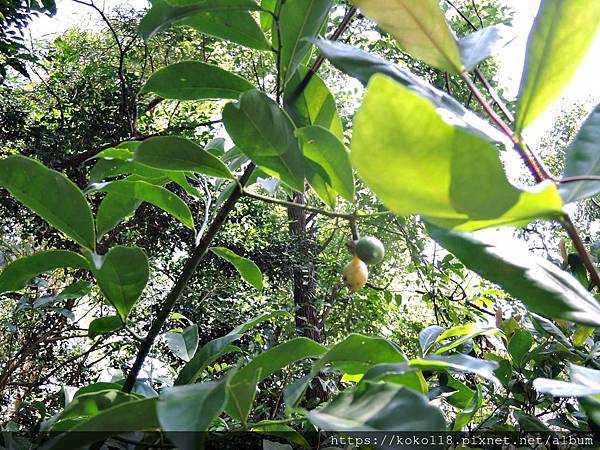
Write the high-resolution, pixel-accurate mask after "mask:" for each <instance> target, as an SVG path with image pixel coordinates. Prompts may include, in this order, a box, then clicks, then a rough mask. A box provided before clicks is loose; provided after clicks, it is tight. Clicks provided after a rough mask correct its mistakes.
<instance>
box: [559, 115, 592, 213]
mask: <svg viewBox="0 0 600 450" xmlns="http://www.w3.org/2000/svg"><path fill="white" fill-rule="evenodd" d="M565 159H566V161H565V171H564V174H563V176H564V177H579V176H589V175H592V176H599V175H600V105H598V106H596V108H594V110H593V111H592V113H591V114H590V115H589V116H588V118H587V119H586V120H585V122H584V123H583V125H582V126H581V128H580V130H579V132H578V133H577V136H575V139H574V140H573V142H572V143H571V144H570V145H569V147H568V148H567V150H566V151H565ZM598 193H600V182H599V181H574V182H572V183H563V184H561V185H560V194H561V195H562V198H563V200H564V202H565V203H571V202H576V201H577V200H582V199H584V198H588V197H593V196H594V195H597V194H598Z"/></svg>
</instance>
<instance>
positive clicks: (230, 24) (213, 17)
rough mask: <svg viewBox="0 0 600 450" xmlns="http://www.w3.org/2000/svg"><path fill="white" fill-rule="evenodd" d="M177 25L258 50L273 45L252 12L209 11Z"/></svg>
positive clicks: (266, 48) (268, 48)
mask: <svg viewBox="0 0 600 450" xmlns="http://www.w3.org/2000/svg"><path fill="white" fill-rule="evenodd" d="M176 25H185V26H188V27H192V28H194V29H195V30H197V31H199V32H201V33H204V34H208V35H210V36H215V37H217V38H221V39H225V40H227V41H231V42H235V43H236V44H240V45H243V46H245V47H249V48H254V49H256V50H270V49H271V46H270V44H269V42H268V41H267V39H266V38H265V34H264V33H263V32H262V30H261V28H260V26H259V25H258V24H257V23H256V20H254V17H253V16H252V14H250V13H249V12H247V11H227V12H209V13H201V14H196V15H193V16H190V17H187V18H185V19H183V20H181V21H179V22H177V23H176Z"/></svg>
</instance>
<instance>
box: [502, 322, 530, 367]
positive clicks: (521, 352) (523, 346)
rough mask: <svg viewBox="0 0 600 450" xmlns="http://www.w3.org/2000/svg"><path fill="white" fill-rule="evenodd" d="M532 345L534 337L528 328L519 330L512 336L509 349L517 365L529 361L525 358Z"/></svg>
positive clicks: (519, 365)
mask: <svg viewBox="0 0 600 450" xmlns="http://www.w3.org/2000/svg"><path fill="white" fill-rule="evenodd" d="M532 345H533V337H532V336H531V333H530V332H529V331H527V330H517V331H515V332H514V334H513V335H512V336H511V338H510V341H508V347H507V349H508V353H510V356H511V357H512V360H513V363H514V364H515V366H516V367H521V365H522V364H524V363H525V362H527V361H525V360H524V358H525V355H527V352H528V351H529V349H530V348H531V346H532Z"/></svg>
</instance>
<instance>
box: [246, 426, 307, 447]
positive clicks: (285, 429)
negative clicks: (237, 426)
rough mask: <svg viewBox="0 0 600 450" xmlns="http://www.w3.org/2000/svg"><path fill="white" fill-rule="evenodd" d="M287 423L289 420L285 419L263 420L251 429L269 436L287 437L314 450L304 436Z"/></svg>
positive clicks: (288, 439)
mask: <svg viewBox="0 0 600 450" xmlns="http://www.w3.org/2000/svg"><path fill="white" fill-rule="evenodd" d="M286 423H287V421H285V420H283V421H278V420H262V421H260V422H258V423H256V424H254V426H253V427H252V429H251V431H254V432H257V433H260V434H266V435H269V436H277V437H280V438H283V439H286V440H287V441H289V442H293V443H294V444H297V445H299V446H300V447H302V448H305V449H307V450H312V447H311V446H310V444H309V443H308V441H307V440H306V439H305V438H304V436H302V435H301V434H300V433H299V432H298V431H296V430H295V429H294V428H292V427H291V426H289V425H287V424H286Z"/></svg>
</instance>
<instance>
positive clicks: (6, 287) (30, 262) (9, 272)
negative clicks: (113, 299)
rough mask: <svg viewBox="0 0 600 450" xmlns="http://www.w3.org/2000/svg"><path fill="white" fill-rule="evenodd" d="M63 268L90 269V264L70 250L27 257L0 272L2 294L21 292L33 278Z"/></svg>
mask: <svg viewBox="0 0 600 450" xmlns="http://www.w3.org/2000/svg"><path fill="white" fill-rule="evenodd" d="M63 267H71V268H73V269H89V268H90V264H89V263H88V261H87V260H86V259H85V258H84V257H83V256H81V255H80V254H79V253H75V252H71V251H68V250H48V251H43V252H38V253H35V254H33V255H31V256H25V257H23V258H19V259H17V260H15V261H12V262H11V263H9V264H8V265H7V266H6V267H5V268H4V270H2V272H0V294H3V293H5V292H17V291H20V290H21V289H23V288H24V287H25V286H27V282H28V281H29V280H31V279H32V278H33V277H35V276H37V275H39V274H41V273H44V272H49V271H51V270H55V269H59V268H63Z"/></svg>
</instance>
